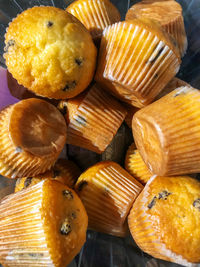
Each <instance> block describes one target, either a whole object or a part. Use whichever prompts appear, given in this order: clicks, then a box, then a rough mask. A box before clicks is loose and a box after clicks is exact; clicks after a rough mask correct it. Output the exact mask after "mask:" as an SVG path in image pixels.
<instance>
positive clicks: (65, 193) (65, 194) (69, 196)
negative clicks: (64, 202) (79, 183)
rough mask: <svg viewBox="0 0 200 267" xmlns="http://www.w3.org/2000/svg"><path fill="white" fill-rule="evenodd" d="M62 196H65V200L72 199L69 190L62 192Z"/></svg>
mask: <svg viewBox="0 0 200 267" xmlns="http://www.w3.org/2000/svg"><path fill="white" fill-rule="evenodd" d="M63 196H65V197H66V198H67V199H69V200H71V199H73V198H74V196H73V194H72V192H71V191H69V190H64V191H63Z"/></svg>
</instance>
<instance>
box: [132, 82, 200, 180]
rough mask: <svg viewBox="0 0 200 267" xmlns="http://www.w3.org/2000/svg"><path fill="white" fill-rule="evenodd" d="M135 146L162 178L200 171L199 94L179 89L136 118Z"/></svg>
mask: <svg viewBox="0 0 200 267" xmlns="http://www.w3.org/2000/svg"><path fill="white" fill-rule="evenodd" d="M132 130H133V135H134V140H135V144H136V146H137V148H138V150H139V152H140V154H141V156H142V158H143V160H144V162H145V163H146V165H147V166H148V168H149V169H150V171H151V172H152V173H154V174H157V175H160V176H171V175H179V174H188V173H198V172H200V134H199V133H200V91H199V90H197V89H194V88H192V87H189V86H185V87H179V88H177V89H175V90H174V91H172V92H171V93H170V94H168V95H166V96H164V97H162V98H161V99H159V100H158V101H156V102H154V103H152V104H151V105H149V106H147V107H145V108H143V109H141V110H139V111H138V112H136V113H135V115H134V116H133V124H132Z"/></svg>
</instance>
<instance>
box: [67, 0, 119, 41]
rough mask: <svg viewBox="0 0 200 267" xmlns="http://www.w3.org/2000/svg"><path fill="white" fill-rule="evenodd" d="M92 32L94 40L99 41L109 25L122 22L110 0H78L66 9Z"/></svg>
mask: <svg viewBox="0 0 200 267" xmlns="http://www.w3.org/2000/svg"><path fill="white" fill-rule="evenodd" d="M66 10H67V11H68V12H69V13H71V14H72V15H74V16H75V17H76V18H77V19H78V20H80V21H81V22H82V23H83V25H85V27H86V28H87V29H88V30H89V31H90V33H91V35H92V37H93V39H99V38H100V37H101V35H102V31H103V30H104V29H105V28H106V27H107V26H109V25H111V24H113V23H115V22H117V21H120V19H121V17H120V13H119V11H118V10H117V8H116V7H115V6H114V5H113V4H112V3H111V2H110V1H109V0H78V1H75V2H73V3H72V4H71V5H70V6H68V7H67V9H66Z"/></svg>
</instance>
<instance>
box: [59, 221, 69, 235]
mask: <svg viewBox="0 0 200 267" xmlns="http://www.w3.org/2000/svg"><path fill="white" fill-rule="evenodd" d="M71 230H72V228H71V225H70V223H69V220H68V219H65V221H64V222H63V224H62V226H61V228H60V233H61V234H62V235H68V234H69V233H70V232H71Z"/></svg>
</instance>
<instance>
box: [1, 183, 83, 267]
mask: <svg viewBox="0 0 200 267" xmlns="http://www.w3.org/2000/svg"><path fill="white" fill-rule="evenodd" d="M87 224H88V217H87V214H86V211H85V208H84V206H83V204H82V202H81V201H80V199H79V197H78V196H77V195H76V193H75V192H74V191H73V190H72V189H70V188H69V187H67V186H66V185H64V184H62V183H60V182H58V181H53V180H43V181H42V182H40V183H38V184H36V185H33V186H30V187H29V188H27V189H25V190H21V191H19V192H17V193H14V194H12V195H9V196H7V197H6V198H4V199H3V200H2V201H1V202H0V229H1V243H0V262H1V263H2V264H3V266H57V267H63V266H67V265H68V264H69V263H70V262H71V260H72V259H73V258H74V257H75V256H76V254H78V252H79V251H80V249H81V247H82V246H83V244H84V243H85V240H86V230H87Z"/></svg>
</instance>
